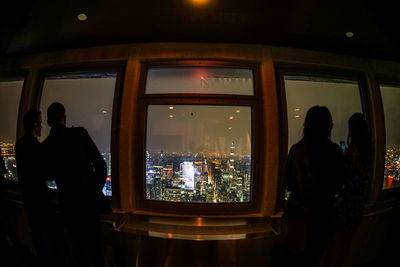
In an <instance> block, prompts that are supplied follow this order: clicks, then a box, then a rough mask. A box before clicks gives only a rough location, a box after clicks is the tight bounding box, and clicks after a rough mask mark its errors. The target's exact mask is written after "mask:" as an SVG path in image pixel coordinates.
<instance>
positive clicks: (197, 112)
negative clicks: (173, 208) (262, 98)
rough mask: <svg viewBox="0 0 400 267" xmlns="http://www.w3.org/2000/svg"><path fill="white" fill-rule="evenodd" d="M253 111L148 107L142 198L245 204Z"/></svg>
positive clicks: (236, 108) (249, 168)
mask: <svg viewBox="0 0 400 267" xmlns="http://www.w3.org/2000/svg"><path fill="white" fill-rule="evenodd" d="M251 136H252V135H251V108H250V107H246V106H211V105H149V106H148V108H147V138H146V198H147V199H150V200H164V201H172V202H205V203H217V202H218V203H220V202H225V203H229V202H248V201H249V200H250V184H251Z"/></svg>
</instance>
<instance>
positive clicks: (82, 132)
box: [68, 127, 88, 135]
mask: <svg viewBox="0 0 400 267" xmlns="http://www.w3.org/2000/svg"><path fill="white" fill-rule="evenodd" d="M68 129H69V131H70V132H71V133H74V134H77V135H87V134H88V131H87V130H86V128H85V127H71V128H68Z"/></svg>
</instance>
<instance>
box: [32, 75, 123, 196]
mask: <svg viewBox="0 0 400 267" xmlns="http://www.w3.org/2000/svg"><path fill="white" fill-rule="evenodd" d="M116 77H117V75H116V74H115V73H95V74H79V75H57V76H48V77H46V78H45V81H44V85H43V90H42V97H41V101H40V110H41V112H42V114H43V116H46V115H45V114H46V112H47V108H48V107H49V105H50V104H52V103H53V102H60V103H62V104H63V105H64V106H65V109H66V116H67V127H85V128H86V129H87V131H88V132H89V135H90V136H91V137H92V139H93V141H94V142H95V144H96V145H97V148H98V149H99V151H100V153H101V155H102V156H103V158H104V160H105V162H106V164H107V180H106V183H105V185H104V188H103V193H104V194H105V195H106V196H111V195H112V188H111V144H110V142H111V119H112V111H113V100H114V91H115V83H116ZM46 120H47V117H46V119H44V118H43V121H46ZM49 132H50V127H49V126H48V125H47V123H43V129H42V137H41V141H43V140H44V139H45V138H46V137H47V136H48V134H49ZM50 187H55V185H54V184H53V185H50Z"/></svg>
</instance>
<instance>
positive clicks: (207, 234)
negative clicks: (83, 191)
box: [101, 213, 280, 241]
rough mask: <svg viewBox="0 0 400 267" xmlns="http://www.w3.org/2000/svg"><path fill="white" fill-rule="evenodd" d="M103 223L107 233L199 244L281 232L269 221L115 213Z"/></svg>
mask: <svg viewBox="0 0 400 267" xmlns="http://www.w3.org/2000/svg"><path fill="white" fill-rule="evenodd" d="M101 222H102V223H103V226H104V227H103V229H104V231H107V232H123V233H132V234H137V235H146V236H151V237H158V238H166V239H183V240H196V241H211V240H237V239H253V238H261V237H267V236H274V235H279V233H280V226H279V225H278V224H276V223H275V222H274V221H273V220H271V219H269V218H258V219H254V218H252V219H246V218H240V219H231V218H229V219H222V218H218V219H214V218H213V219H211V218H202V217H197V218H171V217H168V218H166V217H154V216H139V215H132V214H116V213H113V214H108V215H104V216H102V219H101Z"/></svg>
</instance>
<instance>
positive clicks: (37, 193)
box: [15, 133, 47, 209]
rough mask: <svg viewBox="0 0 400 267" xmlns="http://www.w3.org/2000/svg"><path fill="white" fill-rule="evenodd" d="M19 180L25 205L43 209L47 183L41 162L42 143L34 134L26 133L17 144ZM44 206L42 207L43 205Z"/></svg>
mask: <svg viewBox="0 0 400 267" xmlns="http://www.w3.org/2000/svg"><path fill="white" fill-rule="evenodd" d="M15 153H16V159H17V172H18V182H19V184H20V185H21V189H22V193H23V198H24V202H25V205H28V206H32V207H34V206H36V205H37V208H40V209H43V208H44V207H43V206H42V205H44V203H45V202H46V201H47V199H46V194H47V193H46V184H45V180H44V174H43V172H42V171H43V170H42V168H41V166H42V163H41V162H40V157H41V156H40V155H41V149H40V143H39V141H38V140H37V139H36V137H35V136H33V134H29V133H27V134H25V135H24V136H23V137H22V138H21V139H19V140H18V141H17V144H16V145H15ZM41 206H42V207H41Z"/></svg>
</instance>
